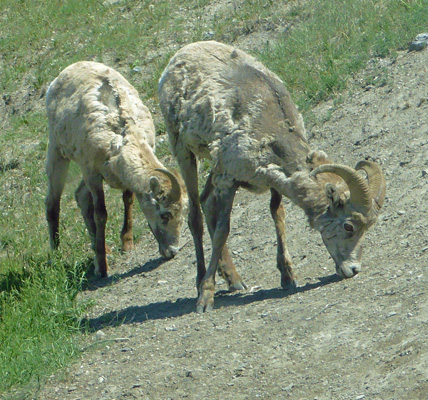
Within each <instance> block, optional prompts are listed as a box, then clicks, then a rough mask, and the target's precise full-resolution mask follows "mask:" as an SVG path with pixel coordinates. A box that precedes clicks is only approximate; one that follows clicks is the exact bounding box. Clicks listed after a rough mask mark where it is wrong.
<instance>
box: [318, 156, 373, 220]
mask: <svg viewBox="0 0 428 400" xmlns="http://www.w3.org/2000/svg"><path fill="white" fill-rule="evenodd" d="M323 172H330V173H333V174H336V175H338V176H340V177H341V178H342V179H343V180H344V181H345V182H346V184H347V185H348V188H349V192H350V199H349V203H350V204H352V205H353V206H354V207H356V208H357V209H358V210H359V211H360V212H362V213H363V214H368V213H369V212H370V210H371V207H372V199H371V197H370V189H369V185H368V184H367V182H366V180H365V179H364V178H363V177H362V176H361V175H360V174H359V173H358V172H357V171H356V170H355V169H353V168H351V167H348V166H347V165H341V164H323V165H320V166H319V167H317V168H315V169H314V170H313V171H312V172H311V173H310V176H315V175H317V174H320V173H323Z"/></svg>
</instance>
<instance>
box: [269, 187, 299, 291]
mask: <svg viewBox="0 0 428 400" xmlns="http://www.w3.org/2000/svg"><path fill="white" fill-rule="evenodd" d="M281 200H282V199H281V195H280V194H279V193H278V192H277V191H276V190H275V189H271V201H270V212H271V215H272V218H273V220H274V222H275V230H276V236H277V242H278V246H277V247H278V252H277V257H276V260H277V268H278V269H279V270H280V272H281V286H282V287H283V288H284V289H286V290H288V289H295V288H296V286H297V283H296V280H295V277H294V272H293V269H292V267H291V257H290V254H289V253H288V248H287V242H286V234H285V210H284V205H283V204H282V201H281Z"/></svg>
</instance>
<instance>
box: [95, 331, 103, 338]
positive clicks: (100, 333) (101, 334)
mask: <svg viewBox="0 0 428 400" xmlns="http://www.w3.org/2000/svg"><path fill="white" fill-rule="evenodd" d="M105 337H106V334H105V333H104V332H103V331H97V333H96V334H95V340H103V339H105Z"/></svg>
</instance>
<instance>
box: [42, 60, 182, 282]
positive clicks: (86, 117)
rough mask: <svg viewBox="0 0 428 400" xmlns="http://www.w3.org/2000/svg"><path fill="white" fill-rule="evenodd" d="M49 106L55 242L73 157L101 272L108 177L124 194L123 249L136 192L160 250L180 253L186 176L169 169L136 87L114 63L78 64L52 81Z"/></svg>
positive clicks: (50, 211) (128, 245)
mask: <svg viewBox="0 0 428 400" xmlns="http://www.w3.org/2000/svg"><path fill="white" fill-rule="evenodd" d="M46 108H47V114H48V120H49V149H48V156H47V163H46V172H47V176H48V194H47V197H46V218H47V221H48V225H49V235H50V242H51V247H52V248H54V249H55V248H57V247H58V245H59V237H58V224H59V209H60V198H61V194H62V191H63V189H64V185H65V180H66V176H67V171H68V166H69V163H70V160H73V161H75V162H76V163H77V164H78V165H79V166H80V169H81V172H82V175H83V180H82V181H81V183H80V185H79V187H78V188H77V190H76V200H77V203H78V205H79V207H80V209H81V211H82V215H83V218H84V220H85V224H86V228H87V230H88V231H89V234H90V236H91V239H92V245H93V248H94V250H95V253H96V258H95V272H96V273H97V274H98V275H101V276H102V277H105V276H107V259H106V245H105V225H106V220H107V211H106V207H105V202H104V191H103V180H105V181H106V182H107V183H108V184H109V185H110V186H111V187H113V188H117V189H121V190H122V191H123V203H124V206H125V218H124V223H123V229H122V233H121V239H122V250H124V251H126V250H130V249H132V248H133V236H132V207H133V202H134V198H135V197H137V200H138V202H139V204H140V207H141V210H142V211H143V213H144V214H145V216H146V218H147V221H148V223H149V226H150V228H151V230H152V232H153V234H154V235H155V237H156V239H157V241H158V243H159V251H160V253H161V255H162V256H164V257H166V258H171V257H174V255H175V254H176V253H177V251H178V241H179V237H180V229H181V226H182V223H183V212H184V211H185V210H186V209H187V194H186V190H185V187H184V183H182V181H181V178H179V177H178V176H175V175H174V174H173V173H171V172H170V171H168V170H167V169H165V167H164V166H163V165H162V164H161V162H160V161H159V160H158V159H157V157H156V156H155V154H154V149H155V129H154V125H153V121H152V117H151V114H150V112H149V110H148V109H147V107H145V106H144V104H143V103H142V102H141V100H140V98H139V96H138V93H137V91H136V90H135V88H134V87H133V86H131V85H130V83H129V82H128V81H127V80H126V79H125V78H124V77H123V76H122V75H121V74H119V73H118V72H116V71H115V70H113V69H112V68H109V67H107V66H105V65H103V64H100V63H96V62H86V61H83V62H78V63H75V64H72V65H70V66H69V67H67V68H66V69H64V70H63V71H62V72H61V73H60V74H59V76H58V77H57V78H56V79H55V80H54V81H53V82H52V84H51V85H50V87H49V89H48V91H47V95H46ZM180 181H181V182H180Z"/></svg>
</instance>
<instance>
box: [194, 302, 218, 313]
mask: <svg viewBox="0 0 428 400" xmlns="http://www.w3.org/2000/svg"><path fill="white" fill-rule="evenodd" d="M213 309H214V304H207V305H206V306H204V305H202V304H197V305H196V312H197V313H198V314H203V313H204V312H206V313H207V312H210V311H212V310H213Z"/></svg>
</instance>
